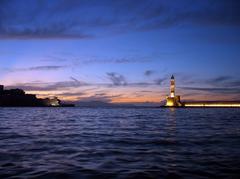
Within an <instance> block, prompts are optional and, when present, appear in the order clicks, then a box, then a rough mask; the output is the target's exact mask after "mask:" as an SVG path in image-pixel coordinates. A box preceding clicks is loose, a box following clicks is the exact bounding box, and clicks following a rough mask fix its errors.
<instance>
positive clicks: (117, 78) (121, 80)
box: [107, 72, 127, 86]
mask: <svg viewBox="0 0 240 179" xmlns="http://www.w3.org/2000/svg"><path fill="white" fill-rule="evenodd" d="M107 76H108V79H110V81H111V82H112V84H113V85H114V86H126V85H127V81H126V79H125V77H124V76H123V75H120V74H117V73H114V72H111V73H107Z"/></svg>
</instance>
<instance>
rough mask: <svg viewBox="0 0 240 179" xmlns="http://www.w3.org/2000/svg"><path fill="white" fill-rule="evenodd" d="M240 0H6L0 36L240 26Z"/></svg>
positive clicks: (68, 36)
mask: <svg viewBox="0 0 240 179" xmlns="http://www.w3.org/2000/svg"><path fill="white" fill-rule="evenodd" d="M239 8H240V2H239V1H237V0H228V1H226V0H218V1H214V0H209V1H200V0H198V1H191V0H183V1H181V3H176V2H175V1H164V0H163V1H154V0H149V1H145V0H139V1H138V3H136V2H135V1H131V0H122V1H108V0H102V1H101V2H99V1H97V0H93V1H91V2H89V1H76V0H68V1H66V0H61V1H48V0H41V1H31V0H22V1H19V0H9V1H6V0H1V4H0V39H91V38H95V37H97V36H102V35H103V34H105V35H107V36H109V34H119V33H126V32H129V31H148V30H153V29H161V28H168V27H173V26H178V25H202V26H206V25H207V26H222V25H227V26H239V25H240V12H239Z"/></svg>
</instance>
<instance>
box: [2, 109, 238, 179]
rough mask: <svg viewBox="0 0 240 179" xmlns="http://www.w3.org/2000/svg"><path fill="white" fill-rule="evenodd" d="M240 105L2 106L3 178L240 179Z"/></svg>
mask: <svg viewBox="0 0 240 179" xmlns="http://www.w3.org/2000/svg"><path fill="white" fill-rule="evenodd" d="M239 116H240V110H239V109H184V108H182V109H174V108H171V109H154V108H153V109H151V108H129V109H126V108H0V178H8V177H10V178H11V177H13V176H15V177H18V178H34V177H42V178H93V177H94V178H95V177H98V178H101V177H104V178H143V177H145V178H159V177H160V178H161V177H167V178H179V177H183V178H239V177H240V175H239V174H238V173H239V168H240V160H239V156H240V151H239V148H240V121H239Z"/></svg>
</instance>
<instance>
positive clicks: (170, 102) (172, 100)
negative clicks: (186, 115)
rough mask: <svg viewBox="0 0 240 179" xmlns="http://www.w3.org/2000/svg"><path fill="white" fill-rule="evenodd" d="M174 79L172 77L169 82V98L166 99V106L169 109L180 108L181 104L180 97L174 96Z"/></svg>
mask: <svg viewBox="0 0 240 179" xmlns="http://www.w3.org/2000/svg"><path fill="white" fill-rule="evenodd" d="M175 87H176V86H175V78H174V76H173V75H172V77H171V80H170V96H167V97H166V100H167V102H166V105H165V106H169V107H179V106H182V103H181V101H180V96H176V94H175Z"/></svg>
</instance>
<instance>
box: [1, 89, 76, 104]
mask: <svg viewBox="0 0 240 179" xmlns="http://www.w3.org/2000/svg"><path fill="white" fill-rule="evenodd" d="M73 106H74V105H73V104H64V103H62V102H61V100H59V99H58V98H57V97H54V98H37V97H36V95H35V94H26V93H25V91H24V90H22V89H9V90H5V89H4V86H3V85H0V107H73Z"/></svg>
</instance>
